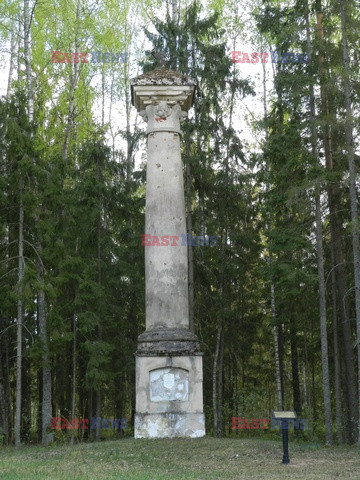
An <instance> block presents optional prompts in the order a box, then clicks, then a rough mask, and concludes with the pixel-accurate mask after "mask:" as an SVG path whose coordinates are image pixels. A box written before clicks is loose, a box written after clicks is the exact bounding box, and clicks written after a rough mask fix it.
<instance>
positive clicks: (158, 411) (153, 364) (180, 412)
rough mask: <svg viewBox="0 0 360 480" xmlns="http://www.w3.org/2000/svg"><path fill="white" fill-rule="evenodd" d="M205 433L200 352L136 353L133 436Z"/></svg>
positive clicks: (184, 435) (151, 436)
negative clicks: (175, 353) (170, 353)
mask: <svg viewBox="0 0 360 480" xmlns="http://www.w3.org/2000/svg"><path fill="white" fill-rule="evenodd" d="M204 435H205V418H204V413H203V369H202V353H194V354H192V355H159V354H155V355H154V354H150V353H137V354H136V414H135V425H134V436H135V438H173V437H190V438H197V437H203V436H204Z"/></svg>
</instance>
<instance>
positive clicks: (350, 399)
mask: <svg viewBox="0 0 360 480" xmlns="http://www.w3.org/2000/svg"><path fill="white" fill-rule="evenodd" d="M317 7H318V10H317V29H318V35H319V38H320V40H321V42H323V39H324V29H323V14H322V11H321V1H319V2H318V3H317ZM324 61H325V59H324V56H323V47H321V48H320V54H319V75H320V100H321V113H322V117H323V118H324V119H327V118H328V116H329V104H328V92H327V88H326V79H325V69H324ZM323 136H324V151H325V161H326V168H327V169H328V170H329V171H333V169H334V164H333V156H332V141H331V129H330V124H329V122H328V120H326V121H325V122H324V133H323ZM327 193H328V200H329V211H330V231H331V242H332V248H333V251H334V254H335V264H336V280H337V290H338V295H339V304H340V315H341V323H342V327H343V340H344V354H345V355H344V356H345V365H346V372H345V376H346V389H347V395H346V398H347V403H348V409H347V410H348V416H347V429H346V431H347V432H348V435H349V440H350V442H353V441H354V439H355V433H356V424H355V418H356V391H355V373H354V357H353V347H352V333H351V325H350V320H349V312H348V304H347V303H348V302H347V298H346V293H347V288H346V277H345V268H344V264H345V261H344V256H343V248H342V245H341V229H340V219H339V212H338V207H337V203H338V201H339V187H338V185H336V184H334V183H329V184H328V186H327Z"/></svg>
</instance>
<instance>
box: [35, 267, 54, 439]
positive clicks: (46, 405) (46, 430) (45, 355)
mask: <svg viewBox="0 0 360 480" xmlns="http://www.w3.org/2000/svg"><path fill="white" fill-rule="evenodd" d="M38 269H39V270H38V271H41V269H42V266H41V265H38ZM41 282H43V278H42V272H41V273H40V275H39V283H40V285H42V283H41ZM45 302H46V300H45V292H44V290H43V288H41V287H40V290H39V293H38V316H39V330H40V338H41V346H42V409H41V411H42V415H41V432H42V434H41V438H42V444H43V445H48V444H49V443H51V442H52V440H53V435H52V433H51V432H50V429H51V416H52V415H51V412H52V403H51V402H52V400H51V366H50V355H49V340H48V335H47V325H46V304H45Z"/></svg>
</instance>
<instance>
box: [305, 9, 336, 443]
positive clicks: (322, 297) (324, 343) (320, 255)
mask: <svg viewBox="0 0 360 480" xmlns="http://www.w3.org/2000/svg"><path fill="white" fill-rule="evenodd" d="M306 37H307V54H308V57H309V59H310V61H311V56H312V51H311V50H312V49H311V42H310V26H309V13H308V12H307V14H306ZM310 124H311V152H312V155H313V157H314V160H315V162H316V165H319V164H320V161H319V153H318V149H317V132H316V128H315V95H314V87H313V86H312V85H311V86H310ZM320 194H321V190H320V185H319V182H316V185H315V236H316V257H317V269H318V282H319V310H320V332H321V333H320V342H321V366H322V381H323V398H324V410H325V439H326V444H327V445H332V443H333V435H332V415H331V388H330V375H329V355H328V339H327V325H326V290H325V273H324V248H323V230H322V218H321V204H320Z"/></svg>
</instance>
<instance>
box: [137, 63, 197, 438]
mask: <svg viewBox="0 0 360 480" xmlns="http://www.w3.org/2000/svg"><path fill="white" fill-rule="evenodd" d="M131 84H132V100H133V104H134V105H135V107H136V108H137V109H138V111H139V112H140V115H142V117H143V118H144V120H145V121H146V122H147V132H146V133H147V174H146V179H147V185H146V213H145V234H147V235H149V236H151V237H150V238H151V240H150V242H149V243H151V242H152V241H153V239H154V237H157V238H158V239H159V244H158V245H148V246H145V247H144V248H145V283H146V330H145V332H144V333H142V334H141V335H140V336H139V338H138V350H137V353H136V415H135V438H151V437H152V438H164V437H201V436H203V435H204V434H205V423H204V414H203V397H202V354H201V353H199V345H198V341H197V337H196V335H194V333H192V332H190V330H189V301H188V263H187V247H186V245H182V243H183V242H182V235H185V234H186V218H185V201H184V185H183V183H184V182H183V165H182V161H181V154H180V138H181V137H180V135H181V130H180V121H181V120H183V119H184V118H185V117H186V116H187V113H186V112H187V111H188V109H189V108H190V106H191V104H192V99H193V95H194V89H195V82H194V81H193V80H191V79H189V78H187V77H185V76H183V75H180V74H178V73H176V72H172V71H170V70H165V69H158V70H154V71H153V72H150V73H148V74H144V75H141V76H140V77H137V78H135V79H133V80H132V82H131ZM145 241H147V238H146V237H145Z"/></svg>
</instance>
